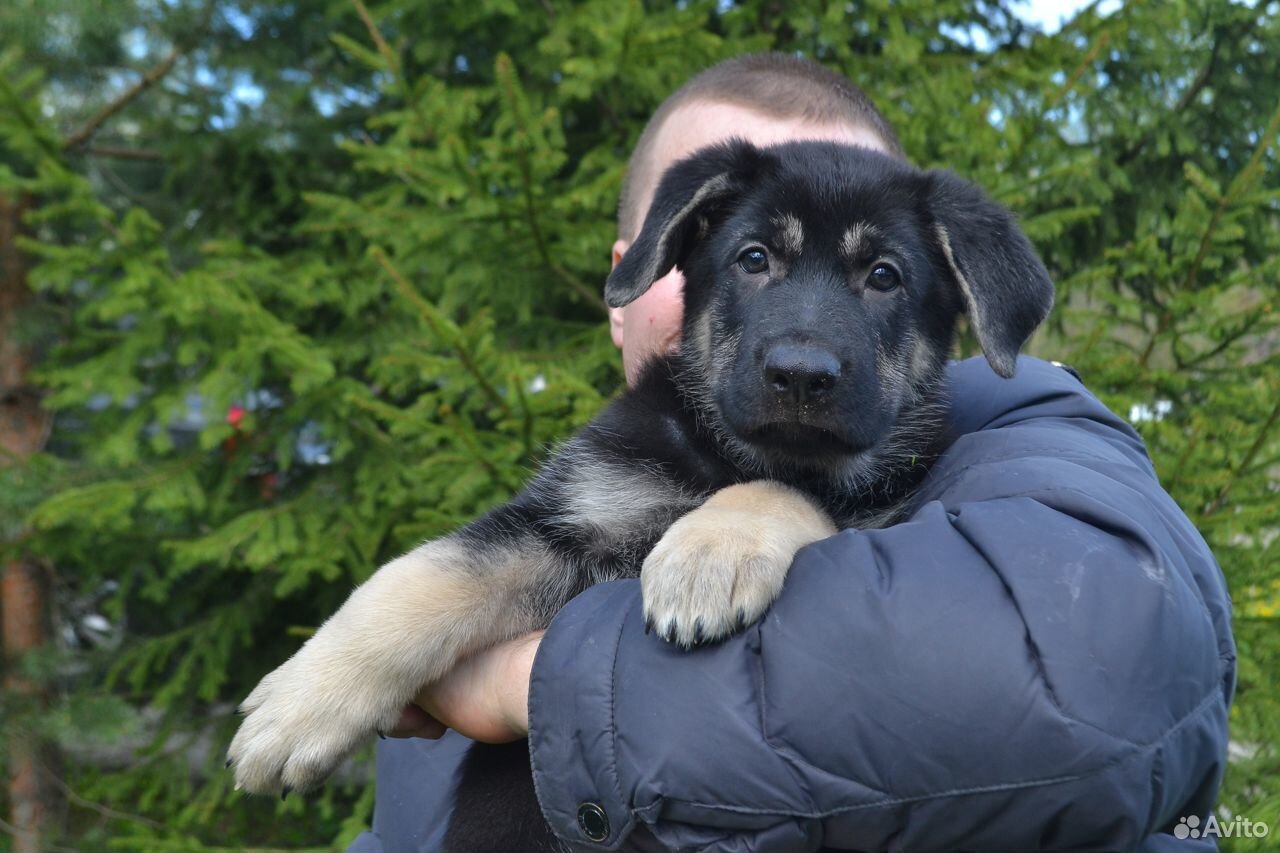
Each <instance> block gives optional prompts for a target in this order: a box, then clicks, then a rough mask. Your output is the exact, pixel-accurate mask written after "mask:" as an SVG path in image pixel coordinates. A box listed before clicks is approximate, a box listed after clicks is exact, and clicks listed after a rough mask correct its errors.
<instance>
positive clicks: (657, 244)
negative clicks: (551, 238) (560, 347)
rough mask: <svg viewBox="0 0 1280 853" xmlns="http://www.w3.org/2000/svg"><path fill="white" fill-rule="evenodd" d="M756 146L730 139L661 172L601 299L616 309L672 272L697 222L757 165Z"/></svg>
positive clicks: (736, 188) (727, 197) (742, 183)
mask: <svg viewBox="0 0 1280 853" xmlns="http://www.w3.org/2000/svg"><path fill="white" fill-rule="evenodd" d="M759 160H760V150H759V149H758V148H756V147H755V146H753V145H751V144H750V143H748V142H745V141H743V140H740V139H732V140H729V141H728V142H723V143H720V144H718V145H713V146H711V147H709V148H703V149H701V150H699V151H697V152H695V153H694V154H692V155H691V156H689V157H686V158H685V159H683V160H679V161H677V162H676V163H675V164H674V165H672V166H671V168H669V169H667V171H666V172H665V173H664V174H663V176H662V180H661V181H660V182H659V184H658V189H657V191H656V192H655V193H654V195H653V203H652V204H650V205H649V212H648V214H647V215H646V216H645V218H644V225H643V226H642V227H641V228H640V233H639V235H637V237H636V239H635V241H634V242H633V243H632V244H631V245H630V246H629V247H627V250H626V252H625V253H624V254H623V256H622V259H621V260H620V261H618V263H617V264H616V265H615V266H614V268H613V271H612V272H610V273H609V280H608V282H606V284H605V287H604V301H605V302H606V303H608V305H609V307H611V308H620V307H622V306H623V305H627V304H629V303H631V302H633V301H635V300H636V299H638V298H639V297H640V296H641V295H642V294H643V293H644V292H645V291H646V290H648V289H649V286H650V285H652V284H653V283H654V282H655V281H657V280H658V279H660V278H662V277H663V276H664V275H666V274H667V273H669V272H671V268H672V267H674V266H676V263H677V261H679V259H680V258H681V256H682V255H683V254H684V253H685V251H687V249H688V247H689V244H690V243H691V242H692V240H694V239H696V237H697V235H696V233H695V232H696V231H697V225H698V222H699V220H701V221H704V222H705V221H706V220H705V218H704V217H706V216H707V215H708V213H709V211H710V209H711V208H713V207H715V206H717V205H720V204H723V203H724V202H726V201H728V200H730V199H731V198H733V197H734V196H736V195H737V194H738V193H740V192H741V191H742V188H743V187H744V186H745V185H746V179H747V177H748V175H750V174H751V173H752V172H753V171H755V169H756V168H757V165H758V162H759Z"/></svg>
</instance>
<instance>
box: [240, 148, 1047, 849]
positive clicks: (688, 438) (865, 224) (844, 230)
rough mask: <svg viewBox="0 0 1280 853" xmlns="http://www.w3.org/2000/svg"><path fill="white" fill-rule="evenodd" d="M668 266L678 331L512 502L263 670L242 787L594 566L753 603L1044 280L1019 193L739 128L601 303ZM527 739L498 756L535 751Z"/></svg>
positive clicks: (702, 608)
mask: <svg viewBox="0 0 1280 853" xmlns="http://www.w3.org/2000/svg"><path fill="white" fill-rule="evenodd" d="M675 266H679V267H680V269H681V270H683V271H684V274H685V282H686V283H685V290H684V300H685V304H684V327H683V338H682V342H681V345H680V349H679V351H678V353H676V354H675V355H673V356H670V357H668V358H665V359H661V360H658V361H656V362H654V363H653V364H652V365H651V366H650V367H649V369H648V370H647V371H646V372H645V374H644V376H643V377H642V379H641V380H640V381H639V382H638V383H637V385H636V386H635V387H634V388H632V389H629V390H628V391H626V392H625V393H624V394H622V395H621V396H620V397H619V398H618V399H617V400H616V401H615V402H614V403H613V404H612V405H610V406H609V407H608V408H607V409H606V410H605V411H604V412H603V413H602V414H601V415H600V416H599V417H597V418H596V419H595V420H594V421H592V422H591V423H590V424H588V425H587V426H586V427H585V428H583V429H582V431H581V432H579V433H578V434H577V435H576V436H574V437H573V438H571V439H570V440H568V441H567V442H566V443H565V444H564V445H563V446H562V447H561V448H560V449H559V450H558V452H556V453H555V454H554V456H552V457H551V459H550V460H549V461H548V462H547V463H546V465H545V466H544V467H543V468H542V470H541V471H539V472H538V474H537V475H536V476H535V477H534V479H533V480H532V482H530V483H529V485H528V486H527V487H526V488H525V489H524V491H522V492H521V493H520V494H519V495H517V496H516V497H515V498H514V499H513V500H512V501H511V502H510V503H508V504H506V505H504V506H502V507H499V508H497V509H495V510H493V511H492V512H490V513H489V514H488V515H486V516H485V517H483V518H481V519H479V520H478V521H475V522H473V523H472V524H470V525H468V526H466V527H464V528H462V529H461V530H459V531H458V532H456V533H454V534H452V535H449V536H446V537H444V538H443V539H438V540H435V541H432V542H427V543H425V544H423V545H420V546H419V547H417V548H415V549H414V550H413V551H411V552H409V553H408V554H406V555H404V556H403V557H400V558H399V559H396V560H393V561H392V562H390V563H388V564H387V565H385V566H383V567H382V568H381V569H379V570H378V572H377V573H376V574H375V575H374V576H373V577H371V578H370V579H369V580H368V581H367V582H366V583H365V584H364V585H363V586H361V587H360V588H358V589H357V590H356V591H355V592H354V593H353V594H352V596H351V597H350V599H349V600H348V601H347V602H346V604H344V605H343V606H342V608H341V609H340V610H339V611H338V612H337V613H336V614H334V616H333V617H331V618H330V619H329V620H328V621H327V622H326V623H325V624H324V626H323V627H322V628H321V629H320V631H319V632H317V633H316V635H315V636H314V637H312V638H311V639H310V640H309V641H307V643H306V644H305V645H304V646H303V647H302V648H301V649H300V650H299V651H298V653H297V654H295V655H294V656H293V657H292V658H291V659H290V660H289V661H288V662H286V663H285V664H284V665H282V666H281V667H280V668H279V669H277V670H275V671H274V672H272V673H270V674H269V675H268V676H267V677H266V678H264V679H263V680H262V683H261V684H259V685H258V687H257V688H256V689H255V690H254V691H253V693H251V694H250V695H249V697H248V698H247V699H246V700H245V701H244V704H243V706H242V710H243V712H244V713H245V715H246V717H245V720H244V722H243V724H242V725H241V727H240V730H239V732H238V733H237V734H236V736H235V739H234V741H233V742H232V744H231V749H230V758H231V761H232V763H233V764H234V766H235V773H236V780H237V785H238V787H242V788H245V789H247V790H249V791H251V792H255V793H268V792H279V791H281V790H282V789H294V790H306V789H308V788H311V787H313V786H315V785H317V784H319V783H320V782H321V781H322V780H323V779H324V778H325V777H326V776H327V775H328V774H329V773H330V771H332V770H333V769H334V767H335V766H336V765H337V764H338V763H339V762H340V761H341V760H342V759H343V758H345V757H346V756H347V755H349V754H350V753H351V752H352V751H353V750H354V749H356V748H357V747H358V746H359V745H361V744H362V743H363V742H365V741H366V739H367V738H368V737H369V735H371V734H373V733H374V732H377V731H380V730H385V729H390V728H391V727H392V726H394V725H395V723H396V721H397V719H398V717H399V714H400V709H401V707H402V706H403V705H404V704H405V703H406V702H408V701H409V700H410V699H412V698H413V696H414V695H415V694H416V693H417V692H418V690H419V689H421V688H422V687H423V686H424V685H426V684H428V683H430V682H431V681H433V680H435V679H438V678H439V677H440V676H442V675H443V674H444V673H446V672H448V671H449V669H450V668H451V667H453V666H454V664H456V663H457V662H458V661H459V660H460V659H461V658H462V657H464V656H466V655H469V654H472V653H474V652H476V651H479V650H481V649H483V648H486V647H488V646H491V645H493V644H495V643H498V642H500V641H503V640H506V639H509V638H512V637H516V636H519V635H522V634H525V633H527V632H529V631H532V630H535V629H538V628H544V627H546V626H547V625H548V624H549V623H550V622H551V619H552V617H553V616H554V615H555V614H556V612H557V611H558V610H559V609H560V608H561V607H562V606H563V605H564V604H565V603H566V602H567V601H568V600H569V599H571V598H572V597H573V596H574V595H576V594H577V593H578V592H580V591H582V590H583V589H585V588H586V587H588V586H590V585H592V584H596V583H600V582H602V581H606V580H610V579H614V578H622V577H635V576H636V575H639V577H640V581H641V589H642V592H643V597H644V610H645V618H646V619H647V621H648V623H649V624H650V625H651V626H652V628H653V629H654V630H655V631H656V632H657V634H658V635H659V636H661V637H663V638H665V639H666V640H669V641H671V642H675V643H678V644H680V645H682V646H690V645H693V644H695V643H700V642H714V641H715V640H717V639H719V638H722V637H724V636H726V635H727V634H729V633H731V632H733V631H734V630H735V629H736V628H738V627H739V626H743V625H745V624H749V623H751V622H754V621H755V620H756V619H758V618H759V617H760V616H761V614H762V613H763V612H764V611H765V609H766V608H767V607H768V606H769V604H770V603H771V602H772V601H773V600H774V598H775V597H776V596H777V595H778V593H779V591H780V590H781V588H782V584H783V580H784V579H785V577H786V573H787V569H788V567H789V566H790V564H791V561H792V557H793V556H794V555H795V553H796V551H797V550H799V549H800V548H802V547H803V546H805V545H807V544H809V543H811V542H814V541H816V540H819V539H822V538H824V537H826V536H829V535H831V534H833V533H834V532H835V531H836V530H837V529H838V528H841V527H870V526H879V525H885V524H888V523H891V522H893V521H894V520H896V519H898V518H900V517H902V516H903V515H905V514H906V513H908V512H909V511H910V510H911V508H912V506H911V501H910V496H911V494H912V490H913V489H914V487H915V486H916V485H917V484H918V483H919V482H920V480H921V479H922V478H923V476H924V474H925V472H926V471H927V468H928V464H929V461H930V460H931V459H933V458H934V457H936V455H937V454H938V453H940V452H941V451H942V449H943V448H944V446H945V437H944V436H943V434H942V433H943V430H942V417H941V413H942V409H943V405H944V402H945V401H944V399H943V386H942V376H943V367H944V363H945V360H946V358H947V354H948V353H949V351H950V348H951V344H952V338H953V335H954V326H955V321H956V317H957V315H958V314H960V313H966V314H967V315H968V319H969V323H970V325H971V326H972V328H973V331H974V333H975V334H976V336H977V339H978V341H979V343H980V344H981V346H982V349H983V352H984V353H985V355H986V357H987V360H988V362H989V363H990V365H991V367H992V369H993V370H995V372H996V373H998V374H1000V375H1001V376H1004V377H1009V376H1011V375H1012V374H1013V372H1014V368H1015V364H1016V358H1017V354H1018V351H1019V349H1020V348H1021V346H1022V344H1023V343H1024V342H1025V341H1026V339H1027V337H1028V336H1029V335H1030V334H1031V333H1032V331H1034V329H1035V328H1036V326H1037V325H1038V324H1039V323H1040V322H1041V321H1042V320H1043V319H1044V317H1045V316H1046V315H1047V314H1048V312H1049V309H1050V307H1051V306H1052V303H1053V285H1052V283H1051V282H1050V280H1049V276H1048V274H1047V273H1046V271H1045V269H1044V267H1043V265H1042V264H1041V263H1040V260H1039V259H1038V258H1037V257H1036V254H1035V252H1034V250H1033V249H1032V247H1031V245H1030V243H1029V242H1028V241H1027V239H1026V237H1025V236H1024V235H1023V234H1022V233H1021V231H1020V230H1019V229H1018V227H1017V225H1016V223H1015V221H1014V219H1013V217H1012V216H1011V215H1010V214H1009V212H1008V211H1006V210H1005V209H1003V208H1002V207H1000V206H999V205H997V204H995V203H993V202H992V201H990V200H989V199H988V198H987V197H986V196H985V195H984V194H983V193H982V192H981V191H980V190H978V189H977V188H976V187H974V186H972V185H971V184H969V183H967V182H965V181H963V180H961V179H959V178H957V177H956V176H954V175H952V174H950V173H946V172H924V171H920V170H917V169H915V168H913V167H911V166H908V165H906V164H903V163H901V162H898V161H896V160H893V159H891V158H888V157H885V156H883V155H881V154H878V153H876V152H872V151H869V150H865V149H860V148H854V147H849V146H843V145H838V144H834V143H824V142H795V143H785V144H782V145H778V146H775V147H770V148H757V147H754V146H752V145H750V144H748V143H746V142H742V141H732V142H729V143H725V144H721V145H717V146H714V147H711V148H707V149H704V150H702V151H700V152H698V153H695V154H694V155H692V156H690V157H689V158H687V159H685V160H682V161H680V162H678V163H677V164H675V165H674V166H672V167H671V169H670V170H668V172H667V173H666V174H665V175H664V177H663V178H662V181H661V183H660V185H659V187H658V190H657V192H656V194H655V197H654V201H653V204H652V206H651V209H650V211H649V214H648V216H647V217H646V219H645V222H644V226H643V228H642V230H641V233H640V235H639V236H638V237H637V239H636V241H635V243H634V244H633V245H632V246H631V248H630V249H629V250H628V251H627V253H626V255H625V256H624V257H623V259H622V261H621V262H620V263H619V264H618V266H617V267H616V268H615V269H614V271H613V273H612V274H611V275H610V276H609V279H608V283H607V286H606V291H605V296H606V299H607V301H608V303H609V304H610V305H613V306H621V305H626V304H627V303H629V302H631V301H632V300H634V299H636V298H637V297H639V296H640V295H641V294H642V293H644V292H645V290H646V289H647V288H648V287H649V286H650V285H651V284H652V283H653V282H654V281H655V280H657V279H659V278H661V277H662V276H663V275H665V274H666V273H667V272H669V271H670V270H671V269H672V268H673V267H675ZM519 752H520V750H507V751H506V752H505V753H504V754H506V755H509V756H515V757H514V758H511V759H509V760H507V763H506V766H508V767H510V766H514V765H512V764H511V763H510V762H511V761H515V762H516V763H517V764H521V768H522V769H519V771H518V772H517V774H516V775H517V776H518V775H519V773H521V772H522V773H524V774H525V776H527V772H528V771H527V767H528V764H527V757H521V756H519V755H518V754H519ZM485 763H486V762H485V761H484V760H481V761H479V762H472V764H473V766H476V765H477V764H478V765H479V766H484V765H485ZM488 763H489V764H490V765H491V764H492V762H491V761H490V762H488ZM498 763H499V765H502V764H503V761H501V760H500V761H499V762H498ZM499 770H500V767H499V768H494V767H492V766H491V767H489V771H490V772H491V773H492V775H493V778H498V777H499V776H500V775H501V773H500V772H499ZM479 788H483V779H477V778H476V777H475V774H474V773H472V772H470V771H468V773H467V774H466V775H465V776H464V784H463V786H462V793H461V794H460V799H459V803H458V809H457V811H456V812H455V819H454V826H453V828H452V829H451V832H450V841H449V844H450V849H451V850H456V851H466V853H475V851H479V850H482V849H483V850H488V849H495V850H497V849H504V845H505V849H508V850H509V849H525V850H528V849H544V848H543V845H544V844H545V845H546V847H545V849H552V847H551V845H552V844H553V842H551V841H550V835H549V834H546V833H545V824H543V825H542V828H541V829H540V830H539V833H542V834H541V835H540V838H542V839H543V840H542V841H539V842H538V843H537V845H536V846H534V847H531V846H529V845H530V844H531V843H532V839H530V838H529V837H528V833H525V834H524V837H523V838H522V836H521V834H520V833H521V832H522V831H521V830H519V829H518V827H519V826H520V823H519V822H518V821H516V820H515V819H514V817H513V822H512V824H511V825H510V826H508V827H506V828H505V829H504V827H503V826H501V825H495V824H494V817H493V815H494V812H493V811H491V810H485V812H484V817H483V820H481V821H479V822H474V821H472V822H468V820H467V812H468V809H467V801H468V798H469V797H470V798H471V799H472V800H473V801H474V799H475V798H476V797H479V796H480V795H481V793H482V792H480V793H477V791H478V789H479ZM530 790H531V789H530ZM468 791H471V792H472V793H471V794H468V793H467V792H468ZM527 799H528V803H531V804H532V805H529V806H527V807H528V808H533V809H536V800H534V799H533V798H532V797H531V796H530V797H528V798H527ZM533 817H534V819H535V820H536V821H538V822H539V823H541V819H540V816H539V815H537V814H536V812H535V814H534V816H533ZM500 823H501V822H499V824H500ZM479 824H487V825H488V829H487V830H486V831H487V832H488V834H490V835H491V836H493V838H491V839H489V840H481V839H477V838H476V837H475V830H472V829H468V827H470V826H477V825H479ZM512 826H514V827H517V829H515V830H512V829H511V828H510V827H512ZM503 832H508V833H509V832H515V833H517V834H516V835H514V836H512V835H510V834H508V835H507V836H506V837H505V840H504V839H503ZM535 834H538V833H535ZM512 845H515V846H512Z"/></svg>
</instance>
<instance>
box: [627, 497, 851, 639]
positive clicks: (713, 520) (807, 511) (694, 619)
mask: <svg viewBox="0 0 1280 853" xmlns="http://www.w3.org/2000/svg"><path fill="white" fill-rule="evenodd" d="M835 532H836V526H835V524H833V523H832V521H831V519H830V518H829V517H828V516H827V514H826V513H825V512H823V511H822V510H821V509H820V508H819V507H818V506H817V504H816V503H814V501H813V500H812V499H811V498H809V497H808V496H806V495H804V494H802V493H801V492H799V491H796V490H795V489H793V488H791V487H789V486H784V485H782V484H781V483H776V482H773V481H770V480H759V481H757V482H754V483H743V484H741V485H737V486H729V487H728V488H726V489H721V490H720V491H719V492H716V493H715V494H714V495H712V496H711V498H710V499H709V500H708V501H707V502H706V503H704V504H703V505H702V506H701V507H699V508H698V509H695V510H693V511H692V512H690V513H689V514H688V515H685V516H684V517H683V518H681V519H680V520H679V521H677V522H676V523H675V524H673V525H672V526H671V529H670V530H668V531H667V533H666V535H665V536H663V537H662V539H661V541H659V542H658V544H657V546H655V547H654V549H653V551H652V552H651V553H650V554H649V557H648V559H646V560H645V563H644V568H643V569H642V571H641V573H640V584H641V589H642V591H643V594H644V609H645V619H646V620H647V621H648V622H649V624H651V625H653V626H654V627H655V629H656V630H657V632H658V633H659V634H660V635H661V636H663V637H665V638H667V639H669V640H671V641H673V642H676V643H679V644H680V645H683V646H690V645H693V644H694V643H696V642H701V641H711V640H716V639H718V638H720V637H723V636H726V635H728V634H729V633H731V632H732V631H733V630H734V629H735V628H736V627H738V626H739V625H740V624H750V623H751V622H754V621H755V620H756V619H758V618H760V615H761V614H762V613H764V611H765V609H766V608H767V607H768V606H769V605H770V604H772V603H773V600H774V599H775V598H777V596H778V593H779V592H780V591H781V590H782V582H783V581H784V580H785V579H786V576H787V570H788V569H789V568H790V567H791V560H792V558H793V557H794V556H795V553H796V551H799V550H800V549H801V548H803V547H804V546H805V545H808V544H809V543H811V542H816V541H818V540H819V539H825V538H826V537H828V536H831V535H833V534H834V533H835Z"/></svg>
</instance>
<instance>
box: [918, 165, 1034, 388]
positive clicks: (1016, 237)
mask: <svg viewBox="0 0 1280 853" xmlns="http://www.w3.org/2000/svg"><path fill="white" fill-rule="evenodd" d="M929 179H930V181H931V187H930V192H929V209H930V213H931V214H932V216H933V229H934V237H935V239H936V240H937V241H938V246H939V248H940V249H941V251H942V254H943V256H944V257H945V258H946V260H947V264H948V265H949V266H950V267H951V274H952V276H953V277H954V278H955V281H956V286H957V287H959V289H960V294H961V296H962V298H963V299H964V305H965V310H966V311H967V312H968V314H969V322H970V324H971V325H972V326H973V331H974V333H975V334H976V335H977V336H978V343H980V344H981V345H982V351H983V353H985V354H986V356H987V362H988V363H990V365H991V369H992V370H994V371H995V372H996V373H998V374H1000V375H1001V376H1003V377H1005V378H1006V379H1007V378H1009V377H1010V376H1013V372H1014V370H1015V369H1016V368H1017V363H1018V350H1020V349H1021V348H1022V345H1023V344H1024V343H1026V341H1027V338H1029V337H1031V333H1032V332H1034V331H1035V330H1036V326H1039V325H1040V323H1041V321H1043V320H1044V318H1045V317H1047V316H1048V315H1049V309H1051V308H1052V307H1053V281H1052V280H1051V279H1050V278H1049V273H1048V271H1047V270H1045V268H1044V264H1043V263H1041V262H1040V257H1039V256H1038V255H1037V254H1036V250H1035V249H1034V248H1032V246H1031V241H1029V240H1028V239H1027V237H1026V235H1025V234H1023V233H1022V229H1020V228H1019V227H1018V223H1017V221H1016V220H1015V219H1014V217H1013V214H1012V213H1010V212H1009V211H1008V210H1007V209H1006V208H1004V207H1003V206H1001V205H999V204H997V203H996V202H994V201H992V200H991V199H989V198H988V197H987V196H986V194H985V193H984V192H983V191H982V190H980V189H978V187H976V186H974V185H973V184H971V183H969V182H968V181H965V180H963V179H961V178H959V177H957V176H955V175H953V174H951V173H950V172H930V173H929Z"/></svg>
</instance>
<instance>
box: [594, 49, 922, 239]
mask: <svg viewBox="0 0 1280 853" xmlns="http://www.w3.org/2000/svg"><path fill="white" fill-rule="evenodd" d="M693 101H713V102H717V103H727V104H733V105H735V106H739V107H744V108H746V109H751V110H756V111H757V112H760V113H763V114H765V115H767V116H770V117H773V118H780V119H800V120H803V121H807V122H813V123H815V124H847V125H849V126H851V127H855V128H861V129H864V130H869V131H871V132H872V133H874V134H875V135H876V136H877V137H879V138H880V140H881V141H882V142H883V143H884V145H885V149H886V151H887V152H888V153H889V154H891V155H892V156H894V157H897V158H899V159H902V160H905V159H906V155H905V154H904V153H903V151H902V144H901V143H900V142H899V141H898V134H897V133H895V132H894V129H893V125H891V124H889V120H888V119H886V118H885V117H884V116H883V115H881V113H880V111H879V110H878V109H876V106H875V104H873V103H871V99H870V98H868V97H867V95H866V93H865V92H863V91H862V90H861V89H859V88H858V87H857V86H855V85H854V84H853V83H851V82H849V80H848V79H847V78H845V77H844V76H842V75H840V74H837V73H836V72H834V71H832V70H831V69H829V68H825V67H824V66H822V65H819V64H818V63H816V62H814V61H813V60H810V59H803V58H801V57H798V56H792V55H790V54H785V53H753V54H747V55H745V56H737V57H734V58H733V59H726V60H725V61H724V62H720V63H718V64H716V65H713V66H711V67H710V68H708V69H707V70H705V71H703V72H701V73H700V74H698V75H697V76H695V77H693V78H692V79H691V80H689V82H687V83H685V84H684V85H683V86H681V87H680V88H679V89H677V90H676V91H675V92H674V93H672V94H671V95H670V96H669V97H668V98H667V99H666V100H665V101H663V102H662V104H661V105H660V106H659V107H658V109H657V111H656V112H654V114H653V117H652V118H650V119H649V123H648V124H647V125H645V128H644V132H643V133H641V134H640V139H639V141H638V142H636V147H635V149H634V150H633V151H632V152H631V159H630V160H628V161H627V172H626V176H625V177H624V178H623V180H622V194H621V197H620V198H619V201H618V236H620V237H622V238H624V239H627V240H632V239H635V236H636V234H637V233H638V232H639V231H640V225H641V211H639V210H637V206H638V203H639V197H640V194H641V192H642V191H643V188H644V187H645V186H647V185H648V184H650V183H652V182H653V181H654V180H655V179H656V177H657V176H656V175H653V174H652V172H653V166H654V164H653V156H652V155H653V148H654V145H655V144H656V142H657V138H658V132H659V131H660V130H661V129H662V126H663V124H664V123H665V122H666V120H667V118H668V117H669V116H670V115H671V114H672V113H673V112H675V111H676V110H677V109H678V108H680V107H682V106H684V105H685V104H688V103H691V102H693Z"/></svg>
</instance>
